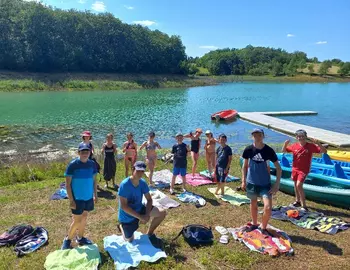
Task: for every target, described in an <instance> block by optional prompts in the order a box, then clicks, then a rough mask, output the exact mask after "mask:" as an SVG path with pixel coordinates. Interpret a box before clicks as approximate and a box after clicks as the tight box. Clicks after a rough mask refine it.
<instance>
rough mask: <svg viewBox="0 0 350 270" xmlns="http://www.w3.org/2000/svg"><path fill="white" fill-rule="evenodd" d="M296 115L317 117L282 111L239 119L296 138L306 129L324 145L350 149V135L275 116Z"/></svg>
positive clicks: (258, 113) (304, 112) (255, 114)
mask: <svg viewBox="0 0 350 270" xmlns="http://www.w3.org/2000/svg"><path fill="white" fill-rule="evenodd" d="M296 115H317V112H313V111H282V112H242V113H239V117H240V118H241V119H242V120H245V121H248V122H251V123H254V124H257V125H260V126H264V127H267V128H269V129H273V130H275V131H279V132H281V133H284V134H287V135H292V136H294V134H295V131H297V130H298V129H304V130H306V132H307V136H308V137H309V138H311V139H315V140H318V141H320V142H322V143H326V144H329V145H331V146H334V147H338V148H346V147H350V135H347V134H343V133H339V132H334V131H329V130H325V129H321V128H316V127H311V126H307V125H302V124H298V123H294V122H291V121H287V120H284V119H279V118H276V117H273V116H296Z"/></svg>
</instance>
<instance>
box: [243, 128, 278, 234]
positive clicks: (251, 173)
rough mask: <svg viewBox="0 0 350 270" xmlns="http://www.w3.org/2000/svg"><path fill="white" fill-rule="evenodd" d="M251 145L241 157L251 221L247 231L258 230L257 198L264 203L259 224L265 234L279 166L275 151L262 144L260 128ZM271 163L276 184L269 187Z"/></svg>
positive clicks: (256, 130) (276, 188)
mask: <svg viewBox="0 0 350 270" xmlns="http://www.w3.org/2000/svg"><path fill="white" fill-rule="evenodd" d="M252 136H253V140H254V141H253V144H252V145H249V146H247V147H246V148H245V150H244V152H243V155H242V157H243V158H244V163H243V167H242V190H246V191H247V197H248V198H249V199H250V212H251V216H252V220H253V224H252V226H251V227H250V228H249V231H252V230H255V229H257V228H258V197H262V198H263V201H264V214H263V218H262V222H261V229H262V231H263V233H266V227H267V223H268V221H269V219H270V216H271V208H272V194H275V193H276V192H277V191H278V189H279V184H280V180H281V173H282V172H281V166H280V164H279V163H278V158H277V155H276V153H275V151H274V150H273V149H272V148H271V147H270V146H268V145H267V144H265V143H264V142H263V140H264V131H263V130H262V129H260V128H257V129H254V130H253V132H252ZM270 161H272V162H273V163H274V165H275V167H276V183H275V184H274V185H273V187H272V186H271V178H270V166H268V162H270Z"/></svg>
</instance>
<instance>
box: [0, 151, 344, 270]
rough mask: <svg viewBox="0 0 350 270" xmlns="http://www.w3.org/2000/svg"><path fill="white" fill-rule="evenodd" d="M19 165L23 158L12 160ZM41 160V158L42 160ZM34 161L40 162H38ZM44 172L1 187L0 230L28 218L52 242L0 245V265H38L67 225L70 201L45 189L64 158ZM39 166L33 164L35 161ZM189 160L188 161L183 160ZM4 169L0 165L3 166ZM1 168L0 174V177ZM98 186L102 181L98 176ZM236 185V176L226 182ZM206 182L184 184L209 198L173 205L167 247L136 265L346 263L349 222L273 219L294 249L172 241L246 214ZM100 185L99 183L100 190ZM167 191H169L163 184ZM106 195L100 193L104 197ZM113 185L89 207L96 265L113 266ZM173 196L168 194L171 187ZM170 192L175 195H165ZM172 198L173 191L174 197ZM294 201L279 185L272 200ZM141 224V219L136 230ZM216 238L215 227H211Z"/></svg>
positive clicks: (164, 231) (338, 212) (237, 221)
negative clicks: (327, 224) (22, 248)
mask: <svg viewBox="0 0 350 270" xmlns="http://www.w3.org/2000/svg"><path fill="white" fill-rule="evenodd" d="M238 159H239V157H238V156H235V157H234V160H233V162H232V166H231V174H232V175H236V176H240V167H239V161H238ZM17 166H18V167H17V168H19V167H20V165H17ZM40 166H43V165H40ZM40 166H38V168H39V167H40ZM45 166H47V167H42V168H43V169H44V179H41V180H40V181H37V180H36V181H29V180H28V182H19V183H18V182H17V181H14V182H11V183H7V185H6V186H3V187H0V209H1V215H0V232H2V231H4V230H6V229H8V228H9V227H11V226H13V225H15V224H18V223H22V222H24V223H30V224H31V225H33V226H44V227H45V228H47V229H48V231H49V237H50V239H49V244H48V245H47V246H45V247H43V248H42V249H40V250H38V251H36V252H35V253H32V254H30V255H28V256H25V257H23V258H17V257H16V255H15V253H14V252H13V250H12V248H11V247H5V248H1V249H0V269H6V270H7V269H9V270H10V269H16V270H17V269H43V265H44V262H45V258H46V256H47V255H48V254H49V253H50V252H52V251H54V250H57V249H59V248H60V245H61V243H62V239H63V237H64V235H65V234H66V232H67V229H68V227H69V225H70V221H71V218H70V210H69V206H68V201H67V200H64V201H49V197H50V196H51V195H52V194H53V192H54V191H55V190H56V189H57V188H58V185H59V183H60V182H62V181H64V178H63V177H62V174H63V169H64V167H65V164H63V163H62V164H59V165H57V164H56V165H45ZM32 167H33V168H34V167H35V168H36V166H34V165H32ZM190 167H191V162H189V166H188V168H190ZM117 168H118V169H117V182H120V181H121V180H122V179H123V178H124V177H123V174H124V166H123V164H122V162H118V166H117ZM164 168H168V169H171V164H167V165H165V164H164V163H162V162H161V161H158V163H157V170H161V169H164ZM203 169H205V161H204V158H203V157H201V158H200V160H199V164H198V171H199V170H203ZM1 171H2V170H1ZM2 177H3V176H0V178H2ZM99 184H100V185H101V186H103V184H104V183H103V182H99ZM228 185H229V186H230V187H232V188H235V187H236V186H238V185H240V183H239V182H237V183H230V184H228ZM207 188H208V186H201V187H196V188H194V187H189V190H190V191H193V192H196V193H197V194H200V195H202V196H203V197H204V198H206V199H207V205H206V206H205V207H203V208H196V207H195V206H194V205H188V204H181V206H180V207H178V208H175V209H170V210H169V211H168V215H167V218H166V220H165V221H164V223H163V224H162V225H161V226H160V227H159V229H158V230H157V234H158V235H159V236H160V237H162V238H164V240H165V243H166V248H165V251H166V253H167V255H168V257H167V258H166V259H163V260H161V261H159V262H157V263H154V264H149V263H145V262H142V263H141V264H140V267H139V269H147V270H149V269H225V270H226V269H227V270H229V269H283V268H285V267H288V269H330V268H332V269H347V268H348V262H349V260H350V245H349V243H348V239H349V237H350V230H349V231H345V232H342V233H338V234H336V235H334V236H331V235H326V234H322V233H319V232H316V231H310V230H304V229H300V228H298V227H296V226H294V225H292V224H291V223H288V222H282V221H278V220H271V224H272V225H274V226H276V227H278V228H280V229H283V230H285V231H286V232H288V234H289V235H290V236H291V237H292V239H293V241H294V242H293V247H294V249H295V256H294V257H285V256H281V257H279V258H271V257H269V256H267V255H266V256H265V255H261V254H257V253H253V252H250V251H249V250H248V249H247V248H246V247H245V246H244V245H242V244H240V243H238V242H235V241H234V240H233V239H232V238H231V240H230V243H229V244H228V245H221V244H219V243H217V242H215V243H214V245H212V246H209V247H204V248H199V249H191V248H190V247H189V246H188V245H187V243H186V242H185V241H184V240H183V239H182V238H181V237H180V238H179V239H178V240H177V241H176V242H174V243H172V242H171V239H172V238H173V237H175V236H176V235H177V234H178V232H179V231H180V230H181V228H182V226H184V225H186V224H190V223H200V224H203V225H207V226H212V227H215V226H217V225H222V226H225V227H238V226H241V225H242V224H245V223H247V222H248V221H250V214H249V206H248V205H244V206H240V207H234V206H232V205H230V204H228V203H225V202H223V201H217V200H216V199H215V197H214V196H213V195H212V194H211V193H209V191H208V190H207ZM100 192H101V191H100ZM165 192H166V193H167V191H165ZM101 195H103V197H101ZM115 195H116V194H115V193H114V192H113V191H112V190H106V191H104V192H103V193H100V200H99V203H98V204H97V205H96V209H95V210H94V211H93V212H91V213H90V214H89V217H88V225H87V230H86V235H87V236H88V237H89V238H91V239H92V240H93V241H95V242H96V243H97V244H98V246H99V249H100V252H101V257H102V264H101V268H100V269H104V270H107V269H114V265H113V261H112V260H111V259H110V257H109V256H108V254H107V253H106V252H105V251H104V249H103V238H104V237H105V236H107V235H111V234H116V233H117V231H116V224H117V212H116V210H117V209H118V202H117V200H116V196H115ZM169 196H170V195H169ZM170 197H173V196H170ZM173 198H174V197H173ZM292 201H293V198H292V197H291V196H289V195H286V194H283V193H281V192H280V193H278V194H277V195H276V196H275V197H274V204H275V205H277V204H278V205H286V204H289V203H290V202H292ZM309 206H310V207H312V208H314V209H318V210H319V211H324V212H325V213H328V214H332V215H335V216H339V217H342V218H343V219H344V220H350V211H349V210H343V209H339V208H335V207H331V206H327V205H323V204H318V203H314V202H310V203H309ZM145 229H146V227H145V226H144V225H142V226H141V227H140V230H141V231H143V232H144V231H145ZM214 235H215V239H216V240H218V238H219V234H218V233H217V232H216V231H214Z"/></svg>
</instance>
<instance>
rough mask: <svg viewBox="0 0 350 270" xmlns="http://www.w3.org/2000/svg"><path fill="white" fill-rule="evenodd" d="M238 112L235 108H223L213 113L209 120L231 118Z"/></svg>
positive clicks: (226, 119)
mask: <svg viewBox="0 0 350 270" xmlns="http://www.w3.org/2000/svg"><path fill="white" fill-rule="evenodd" d="M237 115H238V112H237V111H236V110H224V111H220V112H216V113H213V114H212V115H211V120H223V121H228V120H233V119H235V118H236V117H237Z"/></svg>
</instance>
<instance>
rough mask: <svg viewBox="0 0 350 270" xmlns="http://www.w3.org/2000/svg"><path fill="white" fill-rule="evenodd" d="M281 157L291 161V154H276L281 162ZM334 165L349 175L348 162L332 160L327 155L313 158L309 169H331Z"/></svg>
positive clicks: (349, 167) (349, 163) (349, 164)
mask: <svg viewBox="0 0 350 270" xmlns="http://www.w3.org/2000/svg"><path fill="white" fill-rule="evenodd" d="M282 156H284V157H286V158H287V159H288V161H289V162H292V161H293V155H292V154H284V153H277V157H278V159H279V160H281V158H282ZM335 164H339V165H340V166H341V167H342V169H343V170H344V172H345V173H346V174H349V175H350V162H346V161H339V160H333V159H331V158H330V157H329V155H327V154H322V157H321V158H318V157H313V158H312V163H311V168H326V169H333V167H334V165H335Z"/></svg>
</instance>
